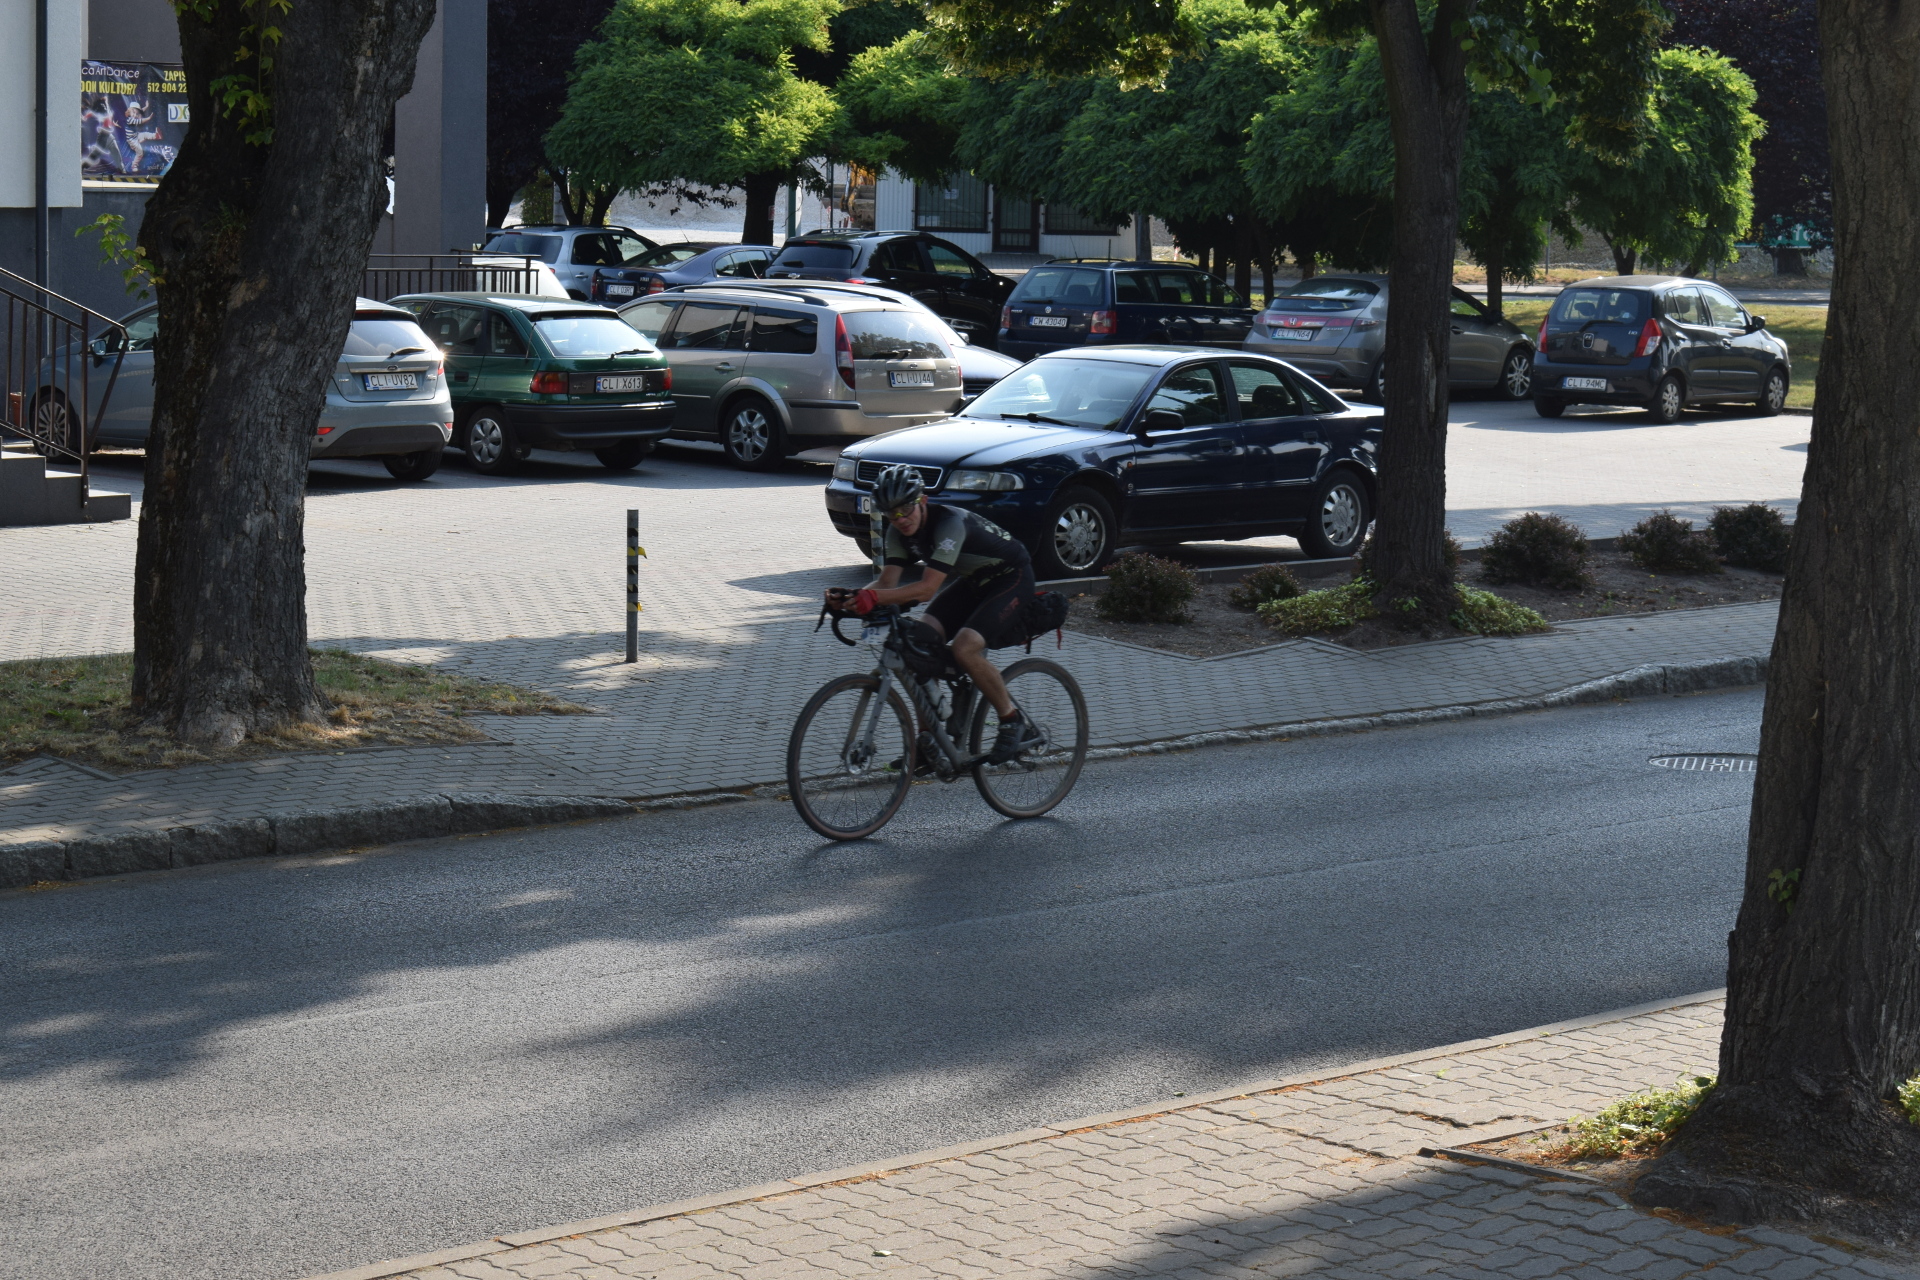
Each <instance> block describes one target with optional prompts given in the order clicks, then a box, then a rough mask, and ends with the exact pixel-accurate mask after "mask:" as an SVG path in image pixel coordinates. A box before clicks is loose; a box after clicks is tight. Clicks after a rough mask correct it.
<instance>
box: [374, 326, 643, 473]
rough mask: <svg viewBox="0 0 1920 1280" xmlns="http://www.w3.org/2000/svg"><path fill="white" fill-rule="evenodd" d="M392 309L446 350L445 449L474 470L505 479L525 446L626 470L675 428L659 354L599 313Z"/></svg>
mask: <svg viewBox="0 0 1920 1280" xmlns="http://www.w3.org/2000/svg"><path fill="white" fill-rule="evenodd" d="M392 305H394V306H396V307H402V308H404V309H406V310H408V311H411V312H412V313H413V314H414V315H415V316H417V317H418V318H419V321H420V327H421V328H422V329H424V330H426V332H427V337H428V338H430V339H432V340H433V342H434V343H435V344H436V345H437V346H438V347H439V348H440V349H441V351H442V352H444V353H445V356H446V363H447V387H448V389H449V390H450V391H451V392H452V393H453V413H454V428H453V440H452V445H453V447H454V448H456V449H463V450H465V451H466V455H467V461H468V462H470V463H471V464H472V465H473V469H474V470H475V471H479V472H482V473H484V474H486V475H505V474H506V473H508V472H510V471H512V470H514V469H515V468H516V467H518V466H519V465H520V463H521V462H522V461H524V460H525V459H526V456H527V454H528V453H529V452H530V451H531V450H534V449H564V450H586V451H588V452H591V453H592V454H593V456H594V457H596V458H598V459H599V460H600V462H601V464H602V465H604V466H607V467H611V468H613V469H614V470H617V471H624V470H626V469H627V468H629V467H632V466H635V465H637V464H638V463H639V461H640V459H642V458H644V457H646V456H647V455H648V454H649V453H651V452H652V451H653V446H654V442H655V441H657V440H659V439H660V437H661V436H664V435H666V434H667V432H668V430H669V429H671V428H672V426H673V397H672V396H671V394H670V392H671V391H672V389H673V372H672V370H670V369H668V368H667V359H666V357H665V356H663V355H661V354H660V352H659V351H658V350H656V349H655V348H654V346H653V344H652V343H651V342H648V341H647V340H646V339H645V338H644V337H642V336H641V335H640V334H638V333H636V332H635V331H634V329H633V328H632V326H630V325H628V324H627V323H626V321H624V320H622V319H621V318H620V316H619V315H618V314H617V313H616V312H614V311H612V310H611V309H609V308H607V307H598V306H592V305H590V304H586V303H580V302H575V301H572V300H571V299H565V298H535V297H521V296H515V295H511V294H506V295H502V294H492V293H413V294H406V295H403V296H401V297H398V298H395V299H393V300H392Z"/></svg>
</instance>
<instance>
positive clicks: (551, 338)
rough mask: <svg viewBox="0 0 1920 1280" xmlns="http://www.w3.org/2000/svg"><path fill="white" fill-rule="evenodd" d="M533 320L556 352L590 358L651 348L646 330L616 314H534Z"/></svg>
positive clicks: (652, 348)
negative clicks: (641, 330)
mask: <svg viewBox="0 0 1920 1280" xmlns="http://www.w3.org/2000/svg"><path fill="white" fill-rule="evenodd" d="M533 323H534V325H535V327H536V328H537V329H538V331H539V334H540V337H541V338H542V339H543V340H545V342H546V344H547V346H548V347H549V348H551V349H552V351H553V354H555V355H557V356H572V357H579V358H591V357H594V356H610V355H612V354H614V353H615V352H616V351H634V350H639V351H648V352H650V351H652V350H654V346H653V344H652V343H651V342H648V341H647V339H646V335H645V334H643V333H641V332H639V331H638V330H636V329H635V328H634V327H633V326H632V325H630V324H628V323H627V322H626V321H624V320H622V319H620V317H618V316H602V315H550V316H535V317H534V318H533Z"/></svg>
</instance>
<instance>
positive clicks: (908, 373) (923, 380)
mask: <svg viewBox="0 0 1920 1280" xmlns="http://www.w3.org/2000/svg"><path fill="white" fill-rule="evenodd" d="M887 385H888V386H890V387H930V386H932V385H933V370H931V369H901V370H898V371H896V372H894V373H889V374H888V375H887Z"/></svg>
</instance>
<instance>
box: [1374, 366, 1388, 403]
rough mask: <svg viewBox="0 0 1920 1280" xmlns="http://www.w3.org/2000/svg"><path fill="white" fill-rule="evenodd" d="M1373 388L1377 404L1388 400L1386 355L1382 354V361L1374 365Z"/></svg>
mask: <svg viewBox="0 0 1920 1280" xmlns="http://www.w3.org/2000/svg"><path fill="white" fill-rule="evenodd" d="M1372 390H1373V402H1374V403H1375V404H1385V403H1386V402H1387V358H1386V357H1385V356H1381V357H1380V363H1379V364H1377V365H1375V366H1374V369H1373V388H1372Z"/></svg>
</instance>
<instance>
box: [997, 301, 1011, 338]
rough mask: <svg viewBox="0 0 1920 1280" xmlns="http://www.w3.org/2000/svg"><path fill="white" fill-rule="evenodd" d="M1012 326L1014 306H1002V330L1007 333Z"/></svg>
mask: <svg viewBox="0 0 1920 1280" xmlns="http://www.w3.org/2000/svg"><path fill="white" fill-rule="evenodd" d="M1011 328H1013V308H1012V307H1002V308H1000V332H1002V333H1005V332H1006V331H1007V330H1009V329H1011Z"/></svg>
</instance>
